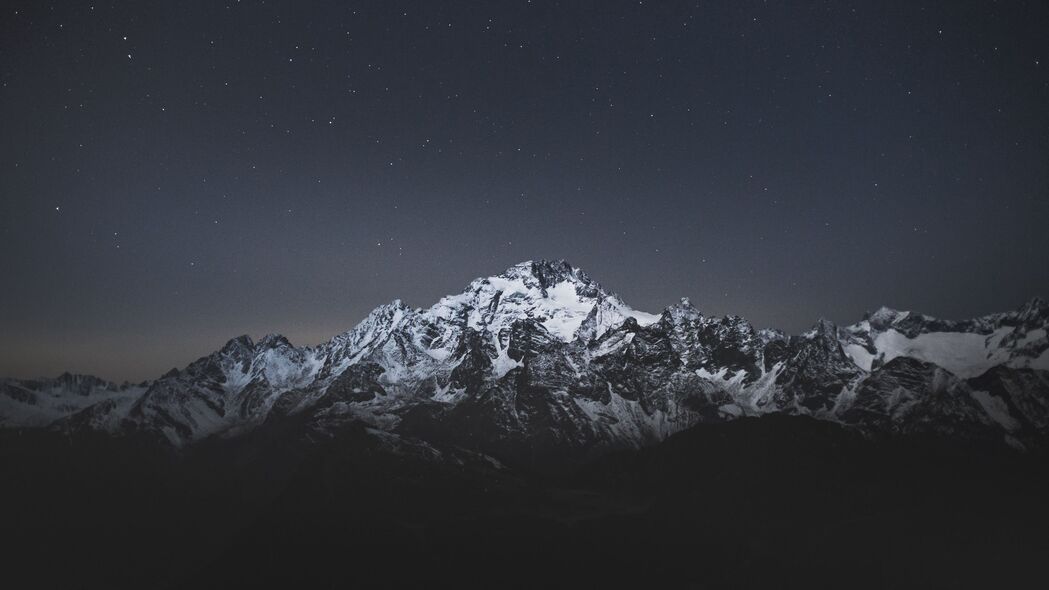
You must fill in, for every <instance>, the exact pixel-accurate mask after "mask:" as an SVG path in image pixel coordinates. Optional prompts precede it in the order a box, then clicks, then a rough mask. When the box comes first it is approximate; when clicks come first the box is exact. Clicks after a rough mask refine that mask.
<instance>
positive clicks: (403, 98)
mask: <svg viewBox="0 0 1049 590" xmlns="http://www.w3.org/2000/svg"><path fill="white" fill-rule="evenodd" d="M307 4H309V6H307ZM3 11H4V12H3V16H2V17H0V83H2V87H0V137H2V141H0V166H2V170H3V172H2V174H0V273H2V274H0V277H2V283H0V285H2V289H0V333H2V338H0V375H5V376H17V377H33V376H39V375H55V374H58V373H60V372H62V371H63V370H70V371H74V372H87V373H94V374H98V375H100V376H102V377H105V378H109V379H114V380H123V379H132V380H137V379H142V378H147V377H156V376H158V375H159V374H160V373H162V372H164V371H166V370H167V369H169V368H171V367H172V366H176V365H178V366H181V365H184V364H185V363H187V362H189V361H191V360H192V359H194V358H196V357H198V356H200V355H203V354H206V353H208V352H209V351H211V350H214V349H216V348H218V347H219V346H221V345H222V343H223V342H224V341H226V340H227V339H228V338H230V337H233V336H236V335H238V334H242V333H248V334H251V335H253V336H256V337H258V336H261V335H262V334H265V333H267V332H280V333H283V334H285V335H287V336H288V337H289V338H290V339H291V340H292V341H293V342H294V343H296V344H317V343H319V342H322V341H324V340H326V339H328V338H330V337H331V336H333V335H335V334H337V333H339V332H342V331H345V330H347V329H349V328H351V327H352V326H353V325H354V324H356V323H357V322H358V321H360V320H361V319H362V318H363V317H364V316H365V315H366V314H367V313H368V311H369V310H371V309H372V308H374V307H375V306H377V305H380V304H382V303H385V302H388V301H390V300H392V299H395V298H400V299H403V300H404V301H405V302H406V303H408V304H409V305H413V306H420V307H427V306H429V305H431V304H432V303H433V302H434V301H436V300H437V299H438V298H439V297H440V296H442V295H444V294H448V293H456V292H459V291H460V290H461V289H462V288H463V287H465V286H466V284H467V283H468V282H469V281H470V280H471V279H473V278H475V277H478V276H487V275H491V274H495V273H498V272H500V271H501V270H503V269H505V268H506V267H508V266H510V265H512V264H514V263H516V262H520V261H522V260H528V259H537V258H564V259H567V260H568V261H570V262H571V263H573V264H574V265H576V266H579V267H582V268H583V269H585V270H586V271H587V272H588V273H589V274H590V275H591V276H592V277H594V278H595V279H597V280H598V281H600V282H601V283H602V284H603V285H604V286H606V287H607V288H609V289H611V290H613V291H615V292H617V293H619V294H620V295H622V296H623V298H624V299H625V300H626V301H627V302H628V303H630V304H631V305H633V306H634V307H636V308H639V309H643V310H646V311H652V312H658V311H659V310H661V309H662V308H663V307H665V306H666V305H669V304H671V303H673V302H675V301H677V299H678V298H679V297H682V296H688V297H690V298H691V299H692V301H693V303H694V304H695V305H696V306H697V307H699V308H700V309H701V310H702V311H704V312H706V313H711V314H718V315H720V314H726V313H737V314H741V315H744V316H746V317H747V318H748V319H750V320H751V321H752V322H753V323H754V324H755V325H756V326H759V327H779V328H782V329H785V330H787V331H791V332H797V331H801V330H804V329H806V328H807V327H808V326H810V325H811V324H812V323H813V322H814V321H815V320H816V319H817V318H819V317H828V318H830V319H832V320H834V321H837V322H840V323H852V322H854V321H857V320H859V319H860V318H861V317H862V314H863V313H864V311H865V310H872V309H875V308H877V307H878V306H880V305H889V306H891V307H896V308H900V309H915V310H920V311H924V312H926V313H930V314H933V315H938V316H941V317H948V318H960V317H970V316H974V315H978V314H983V313H989V312H992V311H1001V310H1005V309H1011V308H1016V307H1018V306H1019V305H1021V304H1022V303H1023V302H1024V301H1025V300H1027V299H1028V298H1030V297H1031V296H1034V295H1049V263H1047V256H1046V253H1047V252H1049V231H1047V226H1049V40H1047V39H1049V35H1047V34H1046V31H1049V5H1047V3H1045V2H1042V1H1033V2H997V3H995V2H990V1H986V2H960V1H957V0H953V1H947V2H940V3H936V2H919V1H912V0H908V1H900V2H870V3H855V2H837V1H835V2H818V3H810V2H747V1H732V2H728V1H725V2H699V3H696V2H655V1H651V0H646V1H645V2H637V1H633V2H609V1H592V2H544V1H539V0H534V1H531V2H529V1H526V0H518V1H514V2H490V3H485V2H436V1H430V2H395V1H385V0H384V1H381V2H380V1H374V2H313V3H306V2H274V1H266V2H259V1H243V2H227V3H223V2H157V3H154V2H128V3H112V2H97V3H95V4H94V5H92V4H91V3H90V2H71V3H68V4H65V3H54V4H50V3H42V2H22V3H20V5H12V4H11V3H5V7H4V8H3Z"/></svg>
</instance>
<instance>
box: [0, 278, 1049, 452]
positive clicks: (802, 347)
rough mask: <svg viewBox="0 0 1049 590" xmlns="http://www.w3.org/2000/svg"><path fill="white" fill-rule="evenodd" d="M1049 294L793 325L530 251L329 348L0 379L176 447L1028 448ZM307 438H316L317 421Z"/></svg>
mask: <svg viewBox="0 0 1049 590" xmlns="http://www.w3.org/2000/svg"><path fill="white" fill-rule="evenodd" d="M1047 327H1049V303H1046V301H1045V300H1044V299H1041V298H1039V297H1035V298H1032V299H1031V300H1029V301H1028V302H1026V303H1025V304H1024V305H1023V306H1021V307H1020V308H1019V309H1017V310H1015V311H1011V312H1003V313H998V314H990V315H987V316H982V317H979V318H974V319H970V320H958V321H955V320H940V319H937V318H932V317H930V316H926V315H924V314H917V313H911V312H901V311H896V310H893V309H890V308H887V307H882V308H880V309H878V310H875V311H874V312H870V313H868V314H865V316H864V319H863V320H861V321H860V322H857V323H855V324H852V325H850V326H838V325H836V324H834V323H833V322H830V321H829V320H826V319H820V320H818V321H817V322H816V323H815V324H814V325H813V328H812V329H810V330H808V331H806V332H804V333H802V334H798V335H788V334H785V333H783V332H781V331H778V330H771V329H761V330H758V329H755V328H754V327H753V326H752V325H751V324H750V323H749V322H748V321H747V320H746V319H744V318H742V317H740V316H725V317H721V318H717V317H713V316H706V315H704V314H703V313H702V312H701V311H700V310H699V309H697V308H696V307H695V306H694V305H693V304H692V303H691V301H690V300H689V299H688V298H682V299H681V300H680V301H679V302H678V303H675V304H672V305H670V306H668V307H667V308H665V309H664V310H663V311H662V312H661V313H659V314H650V313H646V312H642V311H638V310H635V309H633V308H631V307H630V306H629V305H627V304H626V303H625V302H624V301H623V300H622V299H621V298H620V297H619V296H618V295H616V294H615V293H614V292H611V291H608V290H606V289H605V288H604V287H602V286H601V285H600V284H599V283H598V282H596V281H594V280H593V279H592V278H590V277H589V275H587V274H586V273H585V272H584V271H582V270H581V269H579V268H576V267H573V266H572V265H571V264H569V263H567V262H566V261H564V260H555V261H547V260H538V261H525V262H522V263H519V264H516V265H513V266H511V267H509V268H508V269H506V270H505V271H504V272H502V273H500V274H497V275H494V276H491V277H483V278H478V279H475V280H474V281H471V282H470V284H469V285H468V286H467V287H466V288H465V289H464V290H463V291H462V292H461V293H459V294H455V295H448V296H445V297H443V298H441V299H440V300H438V301H437V302H436V303H435V304H433V305H432V306H431V307H429V308H425V309H424V308H411V307H409V306H407V305H405V304H404V303H403V302H402V301H401V300H399V299H395V300H393V301H392V302H390V303H388V304H384V305H381V306H379V307H377V308H375V309H374V310H373V311H372V312H371V313H369V315H368V316H367V317H366V318H365V319H364V320H362V321H361V322H360V323H359V324H357V325H356V326H354V327H353V328H351V329H350V330H347V331H346V332H343V333H341V334H338V335H336V336H335V337H333V338H332V339H331V340H329V341H328V342H325V343H322V344H320V345H317V346H305V347H296V346H294V345H292V344H291V342H290V341H288V339H287V338H285V337H284V336H282V335H280V334H267V335H265V336H263V337H262V338H260V339H259V340H258V341H257V342H256V341H255V340H253V339H252V338H251V337H250V336H247V335H242V336H238V337H235V338H232V339H230V340H229V341H228V342H226V344H225V345H223V346H222V347H221V348H220V349H219V350H217V351H215V352H213V353H211V354H209V355H206V356H203V357H201V358H199V359H197V360H196V361H194V362H192V363H190V364H189V365H187V366H186V367H184V368H182V369H173V370H172V371H169V372H168V373H166V374H165V375H163V376H161V377H160V378H158V379H156V380H153V381H146V382H142V383H139V384H135V385H131V384H124V385H119V386H118V385H115V384H112V383H109V382H105V381H102V380H100V379H97V378H94V377H90V376H72V375H68V374H66V375H63V376H61V377H59V378H57V379H53V380H46V379H45V380H18V379H5V380H2V381H0V427H2V426H6V427H15V428H50V429H57V430H62V431H67V432H77V431H103V432H108V433H110V434H113V435H118V436H119V435H123V434H127V433H130V432H137V433H142V432H145V433H149V434H151V435H154V436H156V437H158V438H159V439H161V440H163V441H166V443H168V444H170V445H172V446H174V447H176V448H182V447H186V446H189V445H193V444H196V443H199V442H200V441H202V440H206V439H208V438H210V437H216V436H218V437H231V436H237V435H239V434H241V433H243V432H246V431H250V430H252V429H255V428H258V427H260V426H261V425H263V424H266V423H271V422H273V421H275V420H280V419H282V418H284V417H289V416H300V417H306V418H307V420H305V422H306V423H307V429H308V430H309V431H311V432H313V433H318V432H324V431H325V430H330V429H332V428H337V427H338V425H339V424H343V423H346V421H348V420H349V421H361V422H363V423H365V424H367V425H368V426H369V427H371V428H374V429H375V430H376V431H377V432H385V433H387V434H389V435H393V436H399V437H406V438H420V439H423V440H439V441H443V442H447V443H451V444H456V445H460V446H464V447H469V448H473V449H475V450H479V451H483V452H490V453H491V454H492V455H493V456H496V457H499V458H501V459H512V458H514V457H521V456H524V455H528V456H535V455H536V454H537V453H538V454H544V453H545V454H556V453H557V452H558V449H562V450H563V449H568V450H570V451H573V452H576V451H577V452H579V453H581V454H588V453H592V452H603V451H606V450H610V449H615V448H636V447H639V446H643V445H647V444H651V443H653V442H658V441H660V440H662V439H665V438H666V437H667V436H669V435H670V434H673V433H674V432H678V431H681V430H683V429H685V428H688V427H689V426H692V425H695V424H698V423H702V422H711V421H723V420H731V419H734V418H738V417H742V416H756V415H764V414H769V413H786V414H792V415H793V414H797V415H806V416H812V417H815V418H817V419H821V420H828V421H831V422H836V423H838V424H841V425H843V426H845V427H848V428H854V429H858V430H860V431H862V432H864V433H865V434H867V435H870V436H881V435H887V434H899V433H913V432H926V431H931V432H937V433H940V434H942V435H944V436H957V437H977V438H987V439H988V440H997V441H998V442H1005V443H1007V444H1009V445H1011V446H1014V447H1017V448H1031V447H1041V446H1043V444H1044V441H1045V438H1046V432H1047V429H1049V394H1047V392H1049V341H1047V338H1046V328H1047ZM307 435H308V434H307Z"/></svg>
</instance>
